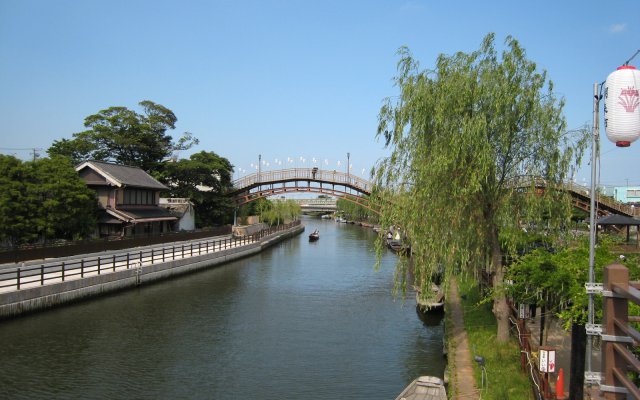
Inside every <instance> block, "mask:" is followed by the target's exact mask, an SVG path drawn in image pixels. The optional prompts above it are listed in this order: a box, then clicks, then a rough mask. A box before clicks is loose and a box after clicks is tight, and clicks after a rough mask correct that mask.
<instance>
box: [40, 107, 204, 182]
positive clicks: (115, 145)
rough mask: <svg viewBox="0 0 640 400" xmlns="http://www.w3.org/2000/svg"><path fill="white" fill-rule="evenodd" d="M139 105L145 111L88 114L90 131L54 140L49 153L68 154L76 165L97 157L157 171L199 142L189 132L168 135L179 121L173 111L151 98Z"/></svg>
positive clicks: (121, 109)
mask: <svg viewBox="0 0 640 400" xmlns="http://www.w3.org/2000/svg"><path fill="white" fill-rule="evenodd" d="M139 105H140V106H141V107H142V110H143V112H142V114H139V113H137V112H135V111H133V110H129V109H128V108H126V107H109V108H107V109H105V110H101V111H100V112H98V113H97V114H94V115H90V116H88V117H87V118H85V120H84V126H85V127H87V128H89V129H88V130H86V131H83V132H79V133H75V134H73V139H71V140H69V139H62V140H59V141H54V142H53V144H52V145H51V147H50V148H49V149H48V150H47V152H48V154H49V155H50V156H54V155H61V156H65V157H67V158H69V159H71V160H72V162H73V163H74V164H78V163H79V162H81V161H83V160H86V159H94V160H100V161H114V162H116V163H119V164H124V165H131V166H138V167H140V168H142V169H144V170H145V171H153V170H155V169H156V168H157V167H158V165H159V163H161V162H162V161H164V160H167V159H168V158H170V157H171V156H172V155H173V154H174V153H175V152H176V151H179V150H186V149H189V148H190V147H191V146H192V145H194V144H197V143H198V140H197V139H196V138H194V137H193V136H192V135H191V133H189V132H185V133H184V134H183V135H182V136H181V137H180V138H179V139H178V141H177V142H174V141H173V138H172V137H171V136H169V135H168V134H167V131H168V130H170V129H175V123H176V122H177V120H178V119H177V118H176V116H175V114H174V113H173V111H171V110H169V109H168V108H166V107H164V106H162V105H160V104H156V103H154V102H152V101H149V100H145V101H142V102H140V103H139Z"/></svg>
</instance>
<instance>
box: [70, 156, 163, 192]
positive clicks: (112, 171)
mask: <svg viewBox="0 0 640 400" xmlns="http://www.w3.org/2000/svg"><path fill="white" fill-rule="evenodd" d="M84 168H91V169H93V170H94V171H96V172H97V173H99V174H100V175H103V176H104V177H105V178H106V179H107V180H108V181H113V182H114V183H115V184H117V185H118V186H134V187H139V188H148V189H158V190H166V189H168V188H167V187H166V186H165V185H163V184H162V183H160V182H158V181H157V180H156V179H154V178H153V177H152V176H151V175H149V174H148V173H146V172H145V171H143V170H142V169H141V168H138V167H130V166H128V165H118V164H113V163H108V162H104V161H93V160H90V161H85V162H83V163H81V164H80V165H78V166H77V167H76V171H80V170H82V169H84Z"/></svg>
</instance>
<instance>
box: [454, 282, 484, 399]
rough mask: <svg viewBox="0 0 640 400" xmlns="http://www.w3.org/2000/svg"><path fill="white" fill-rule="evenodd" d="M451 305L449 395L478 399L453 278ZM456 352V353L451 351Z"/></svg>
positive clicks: (455, 397)
mask: <svg viewBox="0 0 640 400" xmlns="http://www.w3.org/2000/svg"><path fill="white" fill-rule="evenodd" d="M447 302H448V303H449V308H448V312H450V313H451V325H452V327H451V332H450V335H449V340H450V341H453V343H449V349H450V351H449V353H448V354H449V365H450V368H451V371H450V374H451V376H450V378H449V379H450V382H449V394H450V396H451V399H460V400H462V399H478V398H480V391H479V390H478V389H477V386H476V380H475V377H474V375H473V364H472V359H471V352H470V351H469V340H468V339H467V332H466V330H465V329H464V313H463V310H462V304H461V302H460V294H459V293H458V283H457V281H456V279H455V278H452V280H451V284H450V287H449V294H448V297H447ZM451 350H454V351H451Z"/></svg>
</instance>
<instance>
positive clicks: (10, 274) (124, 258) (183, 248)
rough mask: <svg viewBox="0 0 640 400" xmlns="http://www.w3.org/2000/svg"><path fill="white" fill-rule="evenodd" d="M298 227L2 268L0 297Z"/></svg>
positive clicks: (237, 244)
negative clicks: (4, 294)
mask: <svg viewBox="0 0 640 400" xmlns="http://www.w3.org/2000/svg"><path fill="white" fill-rule="evenodd" d="M297 225H300V221H299V220H298V221H293V222H292V223H290V224H285V225H280V226H277V227H271V228H267V229H263V230H261V231H259V232H256V233H254V234H253V235H248V236H242V237H238V238H233V237H231V238H225V239H217V240H215V239H214V240H201V241H194V242H191V243H184V242H183V243H179V244H176V243H173V244H171V245H170V246H161V247H155V248H151V249H144V250H135V251H128V252H126V253H120V254H112V255H104V256H97V257H88V258H80V259H73V260H67V261H53V262H46V263H40V264H39V265H29V266H21V267H16V268H5V269H2V270H0V293H6V292H10V291H14V290H22V289H28V288H33V287H38V286H44V285H46V284H52V283H60V282H65V281H68V280H74V279H83V278H88V277H91V276H98V275H103V274H107V273H113V272H116V271H124V270H129V269H136V271H137V274H139V273H140V269H142V268H144V267H147V266H151V265H154V264H158V263H164V262H168V261H173V260H179V259H185V258H189V257H196V256H200V255H203V254H209V253H214V252H217V251H223V250H227V249H231V248H236V247H240V246H245V245H248V244H251V243H255V242H258V241H260V239H262V238H264V237H266V236H269V235H272V234H274V233H277V232H280V231H284V230H287V229H289V228H292V227H294V226H297Z"/></svg>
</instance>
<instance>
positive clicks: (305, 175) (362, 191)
mask: <svg viewBox="0 0 640 400" xmlns="http://www.w3.org/2000/svg"><path fill="white" fill-rule="evenodd" d="M233 188H234V189H233V191H231V192H229V193H228V195H229V196H230V197H231V198H233V200H234V202H235V204H236V206H241V205H244V204H247V203H250V202H252V201H255V200H257V199H260V198H264V197H270V196H278V195H283V194H288V193H318V194H326V195H331V196H335V197H337V198H341V199H344V200H347V201H350V202H352V203H355V204H358V205H360V206H362V207H364V208H367V209H368V210H371V211H372V212H374V213H377V214H379V213H380V212H379V210H377V208H376V207H375V206H373V205H372V204H371V203H370V201H369V199H368V198H367V196H370V195H371V192H372V190H373V183H371V182H369V181H367V180H366V179H363V178H360V177H358V176H356V175H353V174H348V173H344V172H339V171H335V170H332V171H331V170H322V169H318V168H291V169H283V170H275V171H265V172H260V173H255V174H251V175H247V176H244V177H242V178H240V179H237V180H235V181H234V182H233Z"/></svg>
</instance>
